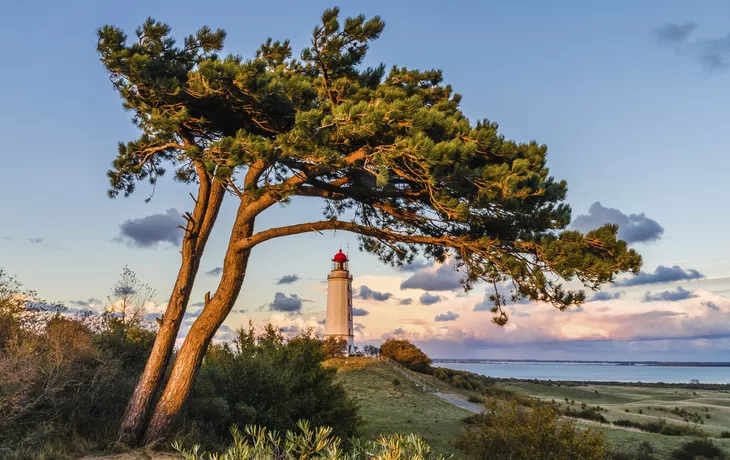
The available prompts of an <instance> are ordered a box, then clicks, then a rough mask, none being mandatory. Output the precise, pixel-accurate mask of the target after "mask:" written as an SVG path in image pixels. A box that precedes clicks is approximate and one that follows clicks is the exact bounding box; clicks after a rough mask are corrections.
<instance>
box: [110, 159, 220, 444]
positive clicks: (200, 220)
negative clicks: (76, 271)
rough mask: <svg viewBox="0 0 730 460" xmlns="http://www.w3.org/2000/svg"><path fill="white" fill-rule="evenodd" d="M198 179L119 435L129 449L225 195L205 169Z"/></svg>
mask: <svg viewBox="0 0 730 460" xmlns="http://www.w3.org/2000/svg"><path fill="white" fill-rule="evenodd" d="M198 175H199V177H200V186H199V188H198V197H197V200H196V202H195V207H194V209H193V213H192V215H191V216H190V217H189V219H188V223H187V225H186V228H185V237H184V238H183V243H182V250H181V253H182V262H181V265H180V270H179V271H178V275H177V279H176V281H175V286H174V288H173V290H172V294H171V295H170V301H169V302H168V304H167V309H166V310H165V314H164V315H163V316H162V323H161V325H160V330H159V331H158V332H157V337H156V338H155V343H154V345H153V347H152V352H151V354H150V357H149V359H148V360H147V364H146V365H145V368H144V371H143V372H142V376H141V377H140V379H139V382H138V383H137V386H136V387H135V389H134V393H133V394H132V398H131V399H130V400H129V404H128V405H127V408H126V410H125V412H124V416H123V417H122V422H121V425H120V427H119V432H118V434H117V440H118V441H119V442H121V443H123V444H126V445H134V444H136V443H137V442H138V441H139V439H140V438H141V436H142V433H143V431H144V429H145V426H146V423H147V420H148V417H149V413H150V409H151V408H152V405H153V403H154V396H155V393H157V391H158V390H159V388H160V386H161V384H162V379H163V377H164V374H165V369H166V368H167V365H168V363H169V361H170V357H171V356H172V351H173V348H174V346H175V339H176V338H177V333H178V331H179V329H180V325H181V323H182V320H183V316H184V315H185V309H186V307H187V304H188V301H189V300H190V293H191V292H192V289H193V284H194V282H195V276H196V274H197V273H198V268H199V266H200V259H201V258H202V256H203V250H204V249H205V244H206V243H207V241H208V237H209V236H210V232H211V230H212V229H213V224H214V223H215V220H216V218H217V217H218V211H219V210H220V207H221V203H222V202H223V196H224V195H225V187H224V186H223V184H221V183H220V182H218V181H217V180H213V181H212V182H211V181H210V180H209V179H208V176H207V174H206V173H205V171H204V170H203V169H202V168H199V170H198Z"/></svg>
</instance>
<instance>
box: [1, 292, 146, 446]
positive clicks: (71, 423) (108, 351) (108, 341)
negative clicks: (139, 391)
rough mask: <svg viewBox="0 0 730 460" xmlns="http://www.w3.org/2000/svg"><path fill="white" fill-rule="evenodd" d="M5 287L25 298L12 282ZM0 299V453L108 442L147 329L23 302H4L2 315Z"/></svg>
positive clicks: (140, 363)
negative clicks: (0, 335)
mask: <svg viewBox="0 0 730 460" xmlns="http://www.w3.org/2000/svg"><path fill="white" fill-rule="evenodd" d="M4 287H5V288H7V289H8V290H12V289H15V290H16V292H15V295H14V296H12V298H14V299H18V298H22V299H26V297H24V296H22V295H21V296H20V297H19V294H21V293H20V291H19V289H20V284H19V283H17V282H14V283H5V284H4ZM6 294H7V292H6ZM5 298H6V300H7V295H6V296H5ZM3 303H4V305H3V306H2V308H3V314H4V315H7V316H5V320H4V323H3V324H4V325H9V328H6V329H5V330H6V331H7V330H12V331H13V332H12V334H11V335H10V336H8V337H9V339H8V340H6V341H5V342H4V343H3V344H2V345H0V413H2V414H3V415H2V417H0V446H2V447H0V457H2V458H36V457H41V456H44V455H47V454H48V452H50V451H53V452H55V453H56V454H58V455H61V453H63V455H68V454H70V453H71V452H70V451H73V449H74V448H77V447H78V446H83V445H85V444H86V445H88V446H90V447H93V446H96V447H99V446H102V445H105V444H107V443H108V442H110V441H111V440H112V437H111V436H112V435H113V433H114V431H115V430H116V425H117V423H118V420H119V417H121V415H122V413H123V411H124V406H125V404H126V402H127V399H128V398H129V395H130V394H131V391H132V388H133V386H134V383H135V382H136V379H137V376H138V375H139V373H140V372H141V370H142V367H143V366H144V363H145V360H146V358H147V354H148V353H149V350H150V348H151V346H152V341H153V339H154V333H153V332H151V331H150V330H147V329H143V328H141V327H140V326H139V325H138V324H129V323H127V325H126V326H125V327H124V328H122V327H120V326H121V321H120V320H119V318H116V317H112V316H105V317H98V316H93V315H90V314H86V315H79V316H77V317H75V318H71V317H68V316H62V315H60V314H59V313H58V312H57V311H56V310H51V311H40V310H39V307H38V305H37V303H30V305H29V302H28V301H27V300H25V301H24V302H23V303H21V304H17V303H11V305H10V307H11V308H12V314H9V313H8V308H9V307H8V303H7V301H4V302H3ZM18 305H20V308H19V309H18V308H16V307H17V306H18Z"/></svg>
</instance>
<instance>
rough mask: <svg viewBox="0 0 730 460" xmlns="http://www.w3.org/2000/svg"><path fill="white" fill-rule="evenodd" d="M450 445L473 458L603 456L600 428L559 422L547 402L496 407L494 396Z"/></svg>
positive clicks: (592, 459)
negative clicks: (578, 426)
mask: <svg viewBox="0 0 730 460" xmlns="http://www.w3.org/2000/svg"><path fill="white" fill-rule="evenodd" d="M454 445H455V446H456V447H457V448H459V449H460V450H462V451H463V452H464V453H466V454H467V456H468V457H469V458H474V459H484V458H489V459H493V460H500V459H504V460H507V459H516V458H536V459H537V458H550V459H552V460H564V459H565V460H568V459H574V458H580V459H583V460H599V459H601V460H602V459H604V458H605V456H606V450H605V447H604V438H603V435H602V434H601V433H600V432H598V431H596V430H593V429H588V430H579V429H577V428H576V427H575V425H573V424H572V423H569V422H559V420H558V416H557V414H556V412H555V411H554V410H553V409H551V408H550V407H548V406H543V405H533V407H532V408H530V409H527V408H524V407H520V406H518V405H517V404H516V403H515V402H512V403H507V404H504V405H503V406H502V407H500V405H499V404H498V403H497V402H496V401H494V400H492V401H490V402H489V403H488V404H487V411H486V412H484V413H481V414H476V415H473V416H471V417H469V419H468V420H467V423H466V427H465V431H464V433H463V434H462V435H461V436H459V437H458V438H457V439H456V441H454Z"/></svg>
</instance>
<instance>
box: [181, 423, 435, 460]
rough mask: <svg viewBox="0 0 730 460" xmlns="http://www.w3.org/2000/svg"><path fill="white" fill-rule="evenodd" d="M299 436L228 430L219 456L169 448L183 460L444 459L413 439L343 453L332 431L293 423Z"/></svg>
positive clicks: (361, 445) (358, 445)
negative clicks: (228, 443) (227, 444)
mask: <svg viewBox="0 0 730 460" xmlns="http://www.w3.org/2000/svg"><path fill="white" fill-rule="evenodd" d="M297 426H298V427H299V432H293V431H287V432H286V434H285V435H284V437H283V438H282V436H280V435H279V433H277V432H276V431H269V430H268V429H266V428H263V427H257V426H247V427H246V428H245V430H244V431H245V433H246V437H244V436H243V435H242V434H241V432H240V431H239V430H238V428H237V427H236V426H235V425H234V426H233V427H231V433H232V434H233V446H232V447H230V448H229V449H228V450H227V451H226V452H224V453H222V454H210V453H199V452H200V446H194V447H193V448H192V449H191V450H186V449H184V448H183V447H182V446H181V445H180V443H178V442H176V443H173V448H174V449H175V450H177V451H178V452H180V453H181V454H182V455H183V459H185V460H213V459H220V460H254V459H269V458H271V459H281V460H299V459H303V458H307V459H312V460H355V459H365V458H379V459H412V460H441V459H445V458H446V457H443V456H436V455H435V454H433V453H432V452H431V448H430V447H429V446H428V445H427V444H426V443H425V442H424V441H423V440H422V439H421V438H419V437H417V436H415V435H412V434H410V435H406V436H404V435H400V434H396V435H393V436H387V437H382V436H381V437H380V438H378V440H377V441H369V442H361V441H359V440H352V442H351V447H350V449H349V450H345V448H344V446H343V445H342V441H341V439H340V438H338V437H336V436H332V429H331V428H327V427H320V428H317V429H312V428H310V424H309V423H308V422H303V421H300V422H298V423H297Z"/></svg>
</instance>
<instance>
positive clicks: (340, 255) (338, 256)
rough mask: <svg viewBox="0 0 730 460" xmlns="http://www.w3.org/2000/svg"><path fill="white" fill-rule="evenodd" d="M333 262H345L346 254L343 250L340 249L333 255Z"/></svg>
mask: <svg viewBox="0 0 730 460" xmlns="http://www.w3.org/2000/svg"><path fill="white" fill-rule="evenodd" d="M332 261H333V262H347V256H346V255H345V253H344V252H342V249H340V252H338V253H337V254H335V256H334V257H333V258H332Z"/></svg>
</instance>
